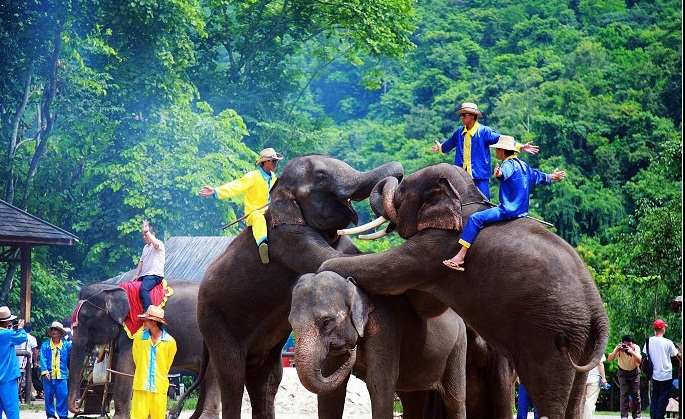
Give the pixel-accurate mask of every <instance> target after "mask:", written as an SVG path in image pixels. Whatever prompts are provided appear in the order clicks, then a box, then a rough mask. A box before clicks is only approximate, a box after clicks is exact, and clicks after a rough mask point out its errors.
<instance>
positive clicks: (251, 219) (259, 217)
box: [245, 211, 266, 244]
mask: <svg viewBox="0 0 685 419" xmlns="http://www.w3.org/2000/svg"><path fill="white" fill-rule="evenodd" d="M245 223H246V224H247V225H249V226H252V235H253V236H254V240H255V241H256V242H257V244H260V243H261V242H263V241H264V240H266V218H264V213H262V212H261V211H255V212H253V213H252V214H250V215H248V217H247V218H246V219H245Z"/></svg>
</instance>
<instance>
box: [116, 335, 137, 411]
mask: <svg viewBox="0 0 685 419" xmlns="http://www.w3.org/2000/svg"><path fill="white" fill-rule="evenodd" d="M131 342H132V341H131V340H130V339H129V338H128V336H126V335H125V334H123V333H122V335H121V336H120V337H119V339H118V340H117V356H116V359H115V363H114V369H115V370H116V371H119V372H123V373H125V374H133V372H134V364H133V355H132V354H131V345H132V344H131ZM132 388H133V378H132V377H127V376H125V375H118V374H117V375H115V376H114V380H113V384H112V399H113V400H114V416H113V417H112V419H129V417H130V412H131V396H132Z"/></svg>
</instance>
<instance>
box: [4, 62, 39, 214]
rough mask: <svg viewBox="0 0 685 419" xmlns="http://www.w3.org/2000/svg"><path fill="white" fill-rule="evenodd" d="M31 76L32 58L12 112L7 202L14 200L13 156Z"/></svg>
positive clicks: (29, 90) (5, 196) (6, 186)
mask: <svg viewBox="0 0 685 419" xmlns="http://www.w3.org/2000/svg"><path fill="white" fill-rule="evenodd" d="M32 77H33V60H31V61H30V62H29V65H28V66H27V67H26V76H25V77H24V80H25V81H24V93H23V94H22V97H21V101H20V102H19V104H18V105H17V111H16V113H15V114H14V119H13V121H12V134H11V135H10V141H9V144H8V146H7V172H6V173H7V178H6V182H7V184H5V195H4V200H5V201H7V202H9V203H12V202H13V201H14V156H15V155H16V153H17V145H18V143H19V124H20V123H21V118H22V117H23V116H24V112H25V111H26V104H27V103H28V101H29V96H30V93H31V79H32Z"/></svg>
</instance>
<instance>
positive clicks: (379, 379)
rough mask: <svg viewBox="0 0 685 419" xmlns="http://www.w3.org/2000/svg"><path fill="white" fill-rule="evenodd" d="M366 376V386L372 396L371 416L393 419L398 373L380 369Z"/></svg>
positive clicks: (375, 418) (379, 418)
mask: <svg viewBox="0 0 685 419" xmlns="http://www.w3.org/2000/svg"><path fill="white" fill-rule="evenodd" d="M369 375H370V376H367V377H366V388H367V389H368V390H369V397H370V398H371V416H372V417H373V419H392V417H393V412H392V408H393V404H394V401H395V383H397V374H396V373H395V374H393V373H392V371H385V373H383V372H382V370H379V371H378V372H377V373H374V374H369Z"/></svg>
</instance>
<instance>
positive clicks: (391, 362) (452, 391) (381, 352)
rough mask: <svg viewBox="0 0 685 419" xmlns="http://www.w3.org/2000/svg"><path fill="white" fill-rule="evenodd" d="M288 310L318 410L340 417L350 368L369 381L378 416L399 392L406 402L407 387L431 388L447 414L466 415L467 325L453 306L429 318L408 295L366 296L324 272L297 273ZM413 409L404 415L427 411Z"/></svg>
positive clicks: (299, 362)
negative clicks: (419, 310)
mask: <svg viewBox="0 0 685 419" xmlns="http://www.w3.org/2000/svg"><path fill="white" fill-rule="evenodd" d="M288 318H289V320H290V324H291V325H292V327H293V330H294V331H295V335H296V336H297V344H296V346H295V366H296V367H297V374H298V375H299V377H300V381H301V382H302V384H303V385H304V386H305V387H306V388H307V389H308V390H310V391H312V392H313V393H316V394H319V418H341V417H342V413H343V407H344V402H345V390H346V383H347V380H348V378H349V374H350V372H351V371H352V370H354V374H355V375H356V376H358V377H360V378H361V379H363V380H364V381H365V382H366V386H367V388H368V390H369V395H370V397H371V410H372V416H373V417H374V418H386V419H391V418H392V417H393V400H394V394H395V392H397V393H398V394H399V395H400V398H402V401H403V403H404V404H407V402H406V399H411V398H412V397H411V395H410V394H407V393H413V392H417V391H425V392H427V391H432V390H436V391H438V393H439V394H440V396H441V398H442V400H441V401H440V402H441V404H442V405H444V408H445V410H446V417H449V418H465V417H466V410H465V401H464V399H465V397H466V385H465V384H466V382H465V380H466V372H465V368H466V326H465V325H464V322H463V321H462V320H461V318H459V316H458V315H457V314H456V313H455V312H454V311H452V310H448V311H446V312H445V313H443V314H442V315H440V316H438V317H434V318H432V319H424V318H421V317H420V316H418V315H417V314H416V312H415V311H414V309H413V308H412V306H411V305H410V303H409V301H408V300H407V298H406V297H405V296H382V295H376V296H367V295H366V294H365V293H364V292H363V291H362V290H361V289H360V288H358V287H357V286H356V285H355V284H354V283H352V282H351V281H349V280H348V279H345V278H343V277H341V276H340V275H338V274H336V273H334V272H321V273H318V274H316V275H314V274H306V275H303V276H302V277H301V278H300V279H299V280H298V281H297V283H296V284H295V287H294V288H293V293H292V304H291V308H290V315H289V317H288ZM331 365H333V366H335V368H334V369H330V367H331ZM419 399H421V397H419ZM416 410H418V411H414V412H410V411H405V412H404V414H403V417H404V418H408V419H411V418H422V417H423V409H416Z"/></svg>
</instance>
